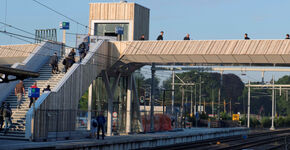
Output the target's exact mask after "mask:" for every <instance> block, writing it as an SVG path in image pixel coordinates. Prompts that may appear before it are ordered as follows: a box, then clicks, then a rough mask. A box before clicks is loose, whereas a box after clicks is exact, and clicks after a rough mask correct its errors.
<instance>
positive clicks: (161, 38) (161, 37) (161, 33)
mask: <svg viewBox="0 0 290 150" xmlns="http://www.w3.org/2000/svg"><path fill="white" fill-rule="evenodd" d="M163 34H164V32H163V31H161V32H160V35H159V36H158V37H157V40H158V41H159V40H161V41H162V40H163Z"/></svg>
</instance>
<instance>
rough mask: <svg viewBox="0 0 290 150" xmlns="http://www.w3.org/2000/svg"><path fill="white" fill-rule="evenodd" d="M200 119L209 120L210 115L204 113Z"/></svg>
mask: <svg viewBox="0 0 290 150" xmlns="http://www.w3.org/2000/svg"><path fill="white" fill-rule="evenodd" d="M199 118H200V119H204V120H207V119H208V115H207V114H206V113H204V112H202V113H201V114H200V117H199Z"/></svg>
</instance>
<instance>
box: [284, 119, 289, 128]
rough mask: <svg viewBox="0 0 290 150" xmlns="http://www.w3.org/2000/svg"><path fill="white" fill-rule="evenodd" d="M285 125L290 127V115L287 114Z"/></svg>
mask: <svg viewBox="0 0 290 150" xmlns="http://www.w3.org/2000/svg"><path fill="white" fill-rule="evenodd" d="M284 124H285V127H290V116H287V117H286V118H285V120H284Z"/></svg>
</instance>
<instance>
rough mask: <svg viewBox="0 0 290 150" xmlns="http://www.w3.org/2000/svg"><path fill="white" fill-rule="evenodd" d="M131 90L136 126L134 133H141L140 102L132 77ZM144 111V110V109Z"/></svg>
mask: <svg viewBox="0 0 290 150" xmlns="http://www.w3.org/2000/svg"><path fill="white" fill-rule="evenodd" d="M132 89H133V104H134V106H133V111H134V113H133V114H134V115H133V116H134V118H135V119H134V121H135V122H136V123H135V126H136V130H135V131H136V132H143V131H144V129H143V126H142V121H141V114H140V100H139V96H138V90H137V85H136V80H135V78H134V76H132ZM144 110H145V109H144Z"/></svg>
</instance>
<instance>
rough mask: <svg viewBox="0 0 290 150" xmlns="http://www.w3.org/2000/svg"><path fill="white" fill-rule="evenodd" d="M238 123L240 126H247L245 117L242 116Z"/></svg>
mask: <svg viewBox="0 0 290 150" xmlns="http://www.w3.org/2000/svg"><path fill="white" fill-rule="evenodd" d="M240 121H241V124H242V126H247V124H246V123H247V117H245V116H244V115H243V117H242V118H241V119H240Z"/></svg>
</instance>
